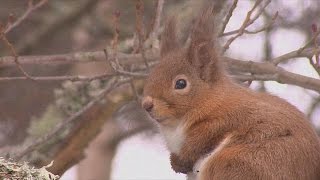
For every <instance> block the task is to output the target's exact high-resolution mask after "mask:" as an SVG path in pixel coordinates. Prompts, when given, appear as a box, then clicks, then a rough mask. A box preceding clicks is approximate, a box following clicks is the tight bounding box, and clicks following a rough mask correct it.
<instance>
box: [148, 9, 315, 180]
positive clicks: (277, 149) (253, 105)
mask: <svg viewBox="0 0 320 180" xmlns="http://www.w3.org/2000/svg"><path fill="white" fill-rule="evenodd" d="M212 9H213V8H212V7H211V8H207V10H206V11H204V13H203V14H202V15H201V16H199V18H198V20H197V23H196V24H195V26H194V29H193V31H192V36H191V44H190V47H189V48H187V49H183V48H179V47H178V43H177V40H176V35H175V27H174V24H175V22H174V20H173V19H171V20H170V21H169V22H168V23H167V26H166V28H165V31H164V33H163V36H162V47H161V62H160V63H159V65H157V67H155V68H154V69H153V70H152V72H151V73H150V76H149V78H148V80H147V82H146V85H145V88H144V100H143V104H142V105H143V106H144V108H146V109H148V108H149V109H148V111H150V114H151V116H152V117H154V118H155V119H156V120H158V123H159V125H160V126H161V127H162V128H168V127H170V128H175V127H177V126H181V124H183V132H184V137H185V138H184V139H183V143H182V146H181V148H180V150H179V152H178V153H173V152H171V165H172V168H173V170H175V171H176V172H180V173H185V174H187V173H190V172H192V169H193V168H194V165H195V163H196V162H197V161H198V160H199V159H200V158H202V157H203V156H205V155H206V154H208V153H210V152H212V151H213V150H214V149H215V148H216V147H217V146H218V145H219V143H221V141H222V140H223V139H224V138H226V137H229V139H230V141H229V142H228V143H227V144H226V145H225V146H224V147H223V148H222V149H221V151H219V152H218V153H217V154H215V155H214V156H212V157H211V156H210V158H209V159H208V161H207V163H205V164H204V165H203V168H202V171H201V172H199V174H198V175H197V179H201V180H216V179H228V180H229V179H237V180H238V179H246V180H247V179H268V180H269V179H270V180H271V179H272V180H274V179H281V180H283V179H285V180H286V179H288V180H294V179H297V180H300V179H301V180H316V179H320V142H319V139H318V136H317V134H316V133H315V131H314V129H313V128H312V126H311V124H310V123H309V121H308V120H307V119H306V118H305V116H304V115H303V114H302V113H301V112H300V111H299V110H297V109H296V108H295V107H294V106H292V105H290V104H289V103H287V102H285V101H284V100H282V99H281V98H278V97H275V96H272V95H269V94H266V93H258V92H254V91H251V90H250V89H247V88H244V87H241V86H239V85H237V84H235V83H233V82H232V81H231V80H230V79H229V78H228V76H227V75H226V73H225V71H224V69H223V67H222V66H221V64H220V61H221V58H220V57H219V56H218V55H217V53H216V47H215V45H214V41H212V40H213V38H211V37H212V35H213V33H214V32H213V31H214V26H213V22H212V21H211V20H212V15H213V12H212ZM181 74H183V75H184V76H186V79H187V82H188V84H190V87H188V89H187V90H182V91H181V90H176V89H174V85H173V84H174V83H175V82H173V80H174V79H175V78H176V76H177V75H181Z"/></svg>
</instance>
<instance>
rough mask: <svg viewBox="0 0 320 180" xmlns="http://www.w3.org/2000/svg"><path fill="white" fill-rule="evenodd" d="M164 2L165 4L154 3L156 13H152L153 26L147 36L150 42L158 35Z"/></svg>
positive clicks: (162, 2) (161, 1)
mask: <svg viewBox="0 0 320 180" xmlns="http://www.w3.org/2000/svg"><path fill="white" fill-rule="evenodd" d="M164 2H165V1H164V0H157V3H156V4H157V6H156V11H155V13H154V14H155V15H154V21H153V26H152V28H151V30H150V34H149V39H150V40H151V41H154V40H155V39H156V37H157V35H158V33H159V29H160V22H161V17H162V10H163V4H164Z"/></svg>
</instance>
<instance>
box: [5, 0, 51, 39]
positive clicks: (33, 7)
mask: <svg viewBox="0 0 320 180" xmlns="http://www.w3.org/2000/svg"><path fill="white" fill-rule="evenodd" d="M47 2H48V0H41V1H40V2H38V3H37V4H35V5H34V4H33V3H32V1H29V3H28V9H27V10H26V11H25V12H24V14H23V15H22V16H21V17H19V18H18V19H17V20H16V21H15V22H13V23H10V24H8V26H7V27H6V29H5V30H4V34H7V33H9V32H10V31H12V30H13V29H14V28H15V27H17V26H19V25H20V24H21V23H22V22H23V21H24V20H25V19H26V18H27V17H28V16H29V15H30V14H31V13H32V12H33V11H35V10H37V9H39V8H40V7H42V6H43V5H44V4H46V3H47Z"/></svg>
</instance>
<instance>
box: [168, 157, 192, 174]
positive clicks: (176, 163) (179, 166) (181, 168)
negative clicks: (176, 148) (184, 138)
mask: <svg viewBox="0 0 320 180" xmlns="http://www.w3.org/2000/svg"><path fill="white" fill-rule="evenodd" d="M170 163H171V167H172V169H173V170H174V171H175V172H177V173H183V174H187V173H189V172H192V170H193V165H194V163H195V162H192V161H190V160H185V159H181V158H180V157H179V156H178V155H176V154H174V153H171V154H170Z"/></svg>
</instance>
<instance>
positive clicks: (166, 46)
mask: <svg viewBox="0 0 320 180" xmlns="http://www.w3.org/2000/svg"><path fill="white" fill-rule="evenodd" d="M178 47H179V43H178V39H177V34H176V19H175V18H174V17H171V18H169V19H168V20H167V22H166V24H165V27H164V30H163V33H162V35H161V48H160V55H161V57H163V56H164V55H165V54H168V53H169V52H171V51H173V50H175V49H177V48H178Z"/></svg>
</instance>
